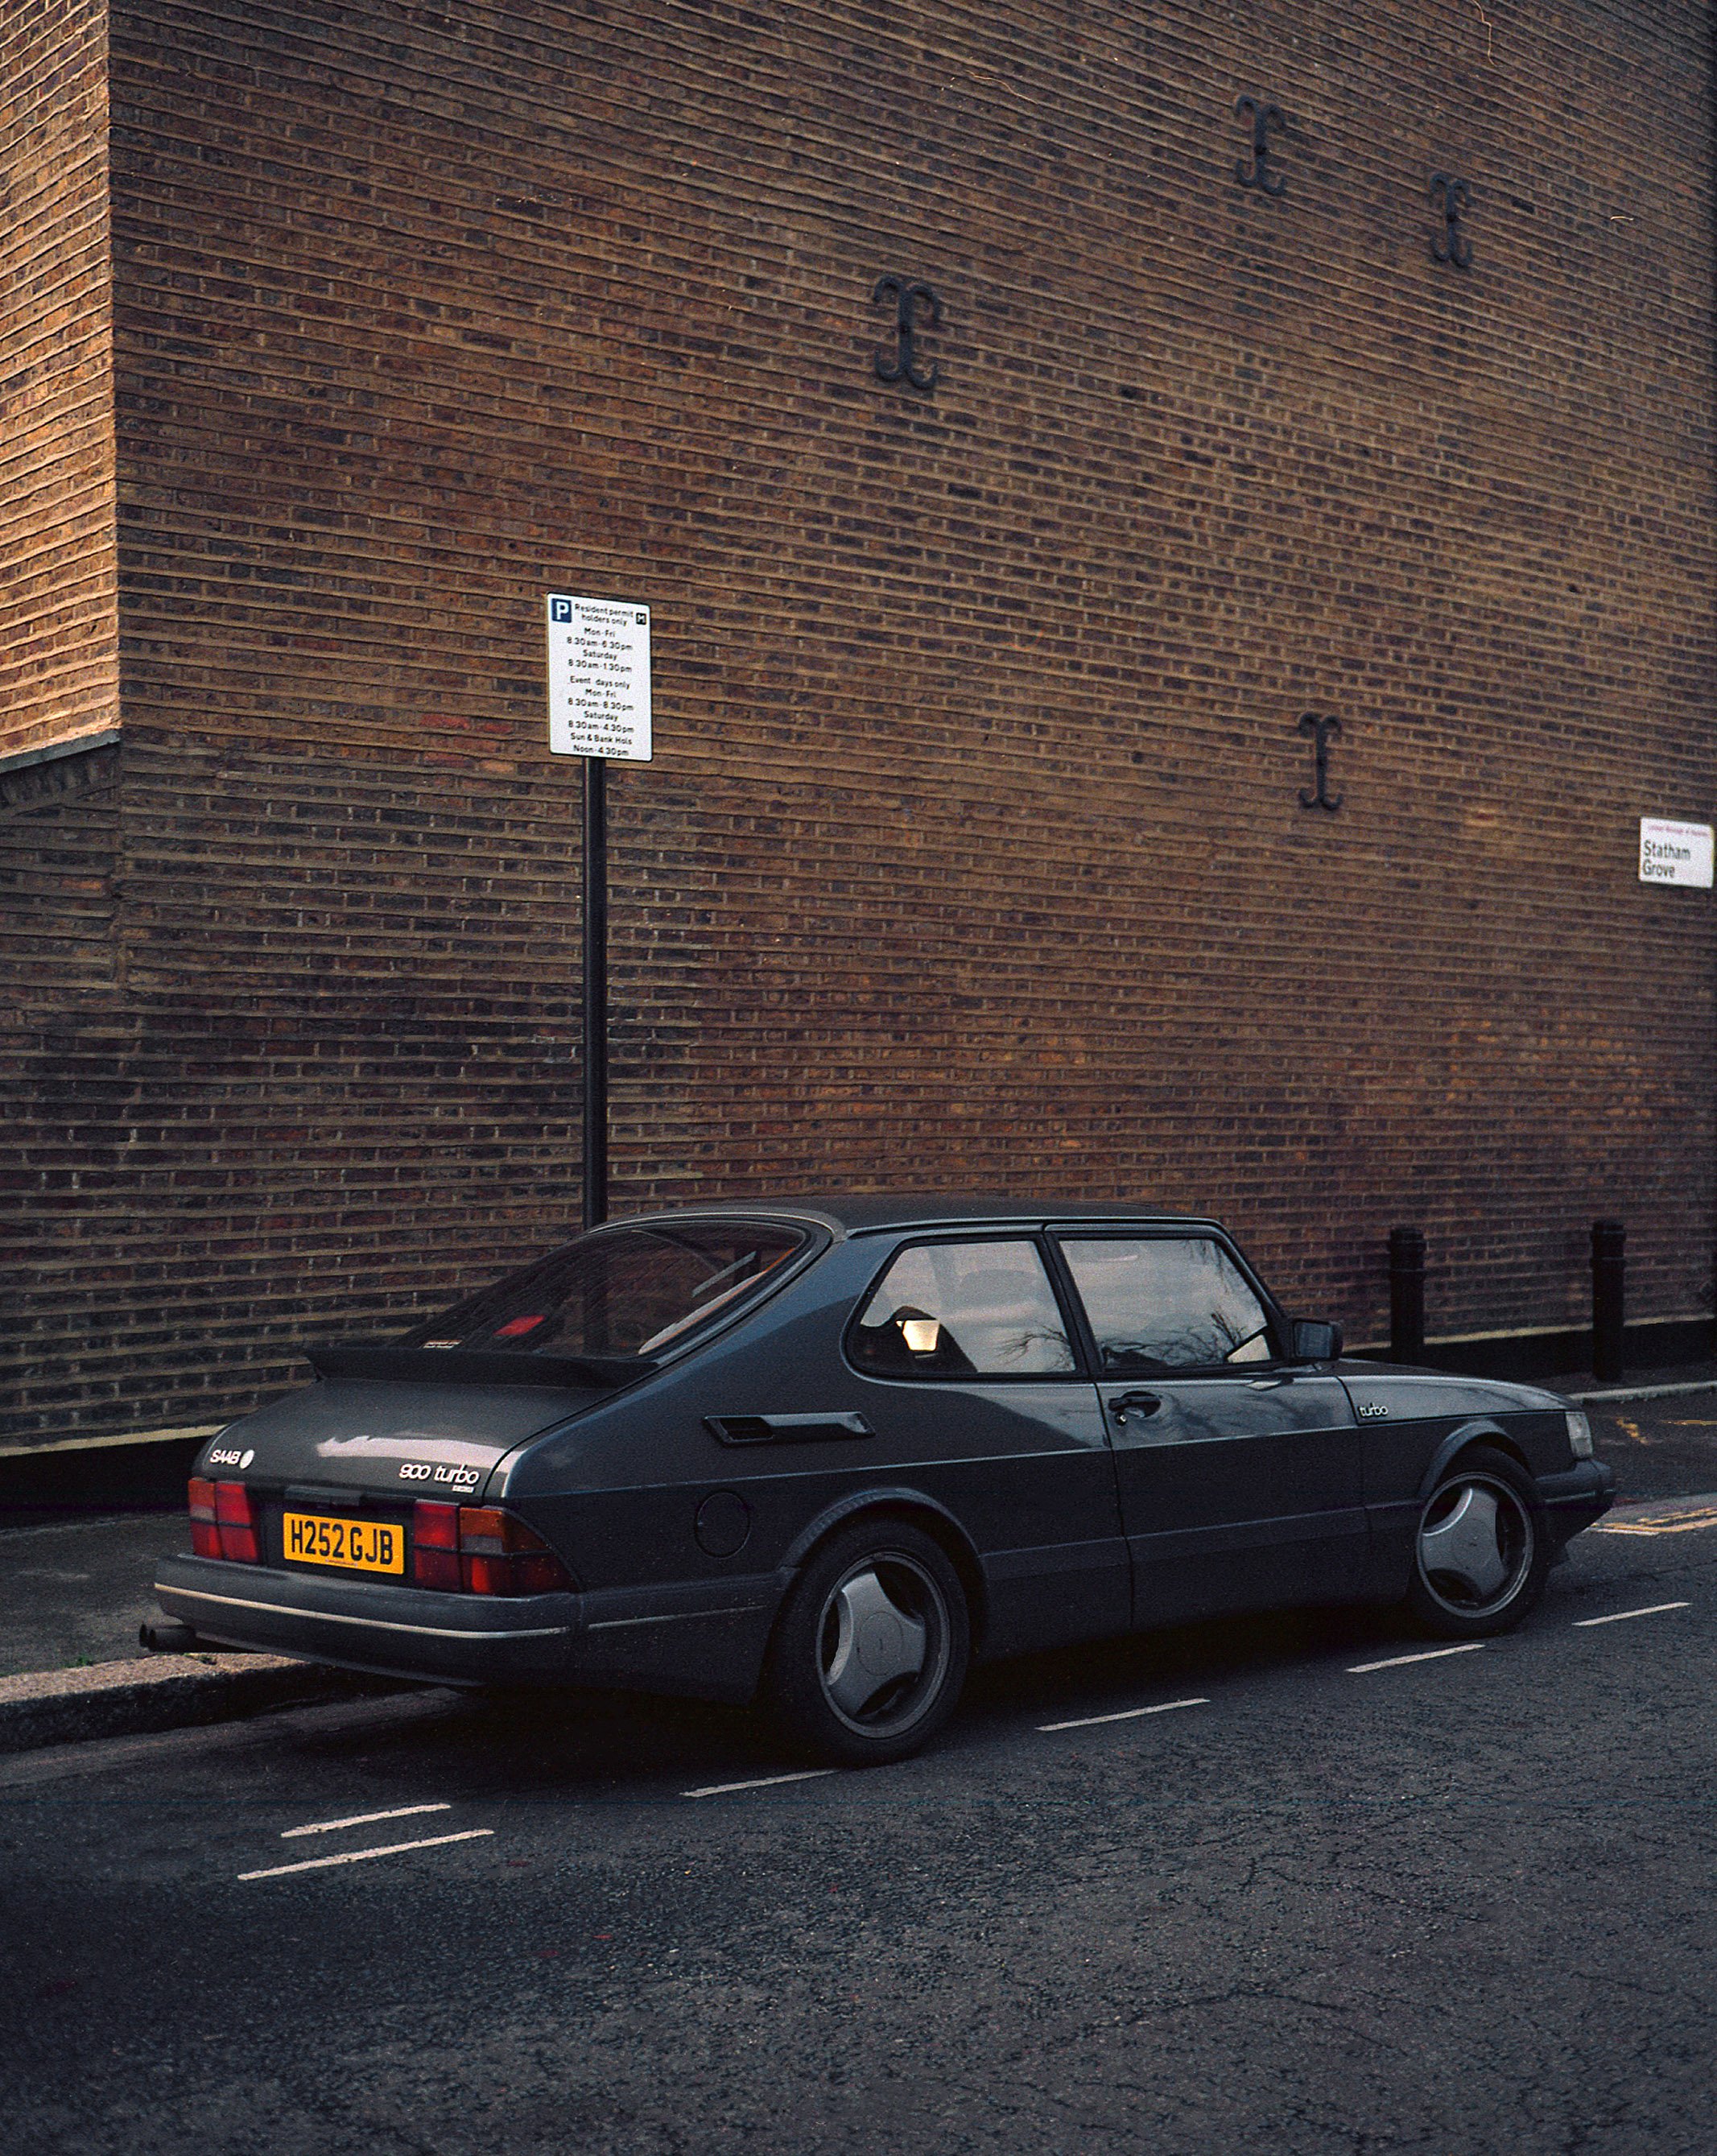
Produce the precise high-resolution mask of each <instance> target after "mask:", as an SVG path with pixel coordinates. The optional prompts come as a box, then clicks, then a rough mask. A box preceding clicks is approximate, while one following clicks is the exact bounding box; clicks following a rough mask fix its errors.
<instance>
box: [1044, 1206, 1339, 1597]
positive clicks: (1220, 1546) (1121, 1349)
mask: <svg viewBox="0 0 1717 2156" xmlns="http://www.w3.org/2000/svg"><path fill="white" fill-rule="evenodd" d="M1055 1245H1056V1247H1057V1248H1058V1250H1059V1252H1060V1255H1061V1259H1062V1261H1063V1263H1064V1265H1065V1267H1066V1269H1067V1275H1068V1279H1069V1282H1070V1284H1071V1286H1072V1287H1073V1289H1074V1293H1075V1295H1076V1296H1077V1299H1078V1302H1079V1311H1080V1314H1081V1315H1082V1317H1083V1319H1084V1322H1085V1325H1086V1326H1087V1327H1088V1329H1089V1339H1088V1342H1087V1347H1088V1352H1089V1353H1090V1354H1091V1356H1092V1357H1093V1364H1092V1367H1093V1368H1094V1371H1095V1372H1096V1373H1097V1377H1098V1392H1099V1396H1100V1398H1101V1400H1102V1403H1103V1408H1104V1413H1105V1419H1106V1421H1107V1424H1108V1429H1109V1435H1110V1442H1111V1443H1112V1445H1114V1448H1115V1471H1116V1475H1117V1478H1118V1481H1119V1485H1120V1505H1121V1518H1122V1523H1123V1526H1124V1527H1125V1533H1126V1537H1127V1546H1128V1548H1129V1551H1130V1553H1131V1557H1132V1563H1133V1622H1134V1625H1135V1626H1136V1627H1139V1628H1141V1629H1142V1628H1145V1627H1147V1626H1151V1625H1163V1624H1171V1623H1176V1622H1179V1621H1182V1620H1189V1619H1192V1618H1198V1617H1206V1616H1212V1615H1216V1614H1220V1613H1222V1612H1223V1611H1226V1610H1235V1609H1259V1608H1269V1607H1272V1606H1275V1605H1285V1604H1291V1603H1308V1602H1320V1601H1334V1600H1339V1599H1341V1598H1343V1597H1344V1596H1346V1595H1350V1594H1355V1593H1356V1592H1358V1591H1360V1589H1361V1586H1362V1584H1363V1580H1364V1577H1365V1572H1366V1549H1367V1542H1366V1515H1365V1510H1364V1503H1363V1496H1362V1491H1361V1480H1360V1476H1361V1462H1360V1434H1359V1430H1358V1425H1357V1423H1356V1419H1355V1416H1354V1414H1353V1409H1352V1407H1351V1404H1350V1402H1349V1400H1348V1398H1347V1394H1346V1393H1345V1390H1344V1389H1343V1388H1342V1386H1341V1385H1340V1383H1338V1382H1337V1380H1336V1379H1335V1378H1334V1377H1333V1376H1331V1375H1330V1374H1329V1373H1328V1372H1327V1371H1325V1370H1321V1369H1317V1368H1304V1367H1293V1366H1289V1365H1286V1364H1284V1363H1282V1362H1281V1360H1280V1359H1279V1358H1280V1354H1281V1349H1282V1346H1283V1343H1282V1342H1280V1341H1279V1340H1277V1339H1276V1338H1275V1337H1274V1334H1273V1330H1272V1327H1273V1325H1274V1320H1273V1318H1272V1317H1271V1315H1270V1313H1269V1311H1268V1310H1267V1308H1266V1306H1265V1305H1264V1302H1263V1298H1262V1297H1261V1296H1260V1295H1259V1294H1258V1291H1257V1290H1256V1289H1255V1288H1254V1287H1253V1284H1252V1283H1251V1282H1250V1281H1248V1279H1247V1277H1246V1275H1245V1273H1244V1272H1243V1270H1242V1268H1241V1266H1240V1265H1239V1264H1238V1261H1237V1260H1236V1259H1235V1257H1234V1255H1233V1253H1232V1252H1230V1251H1229V1250H1227V1249H1226V1248H1225V1247H1224V1245H1222V1242H1221V1241H1220V1240H1218V1239H1217V1237H1216V1236H1215V1235H1212V1234H1210V1233H1208V1232H1165V1233H1146V1232H1105V1231H1098V1230H1091V1229H1073V1228H1069V1229H1064V1230H1063V1231H1061V1232H1060V1233H1059V1234H1058V1235H1057V1237H1056V1238H1055Z"/></svg>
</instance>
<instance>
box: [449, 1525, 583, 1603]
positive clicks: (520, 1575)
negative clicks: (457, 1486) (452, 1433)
mask: <svg viewBox="0 0 1717 2156" xmlns="http://www.w3.org/2000/svg"><path fill="white" fill-rule="evenodd" d="M412 1542H413V1558H412V1576H413V1578H414V1579H415V1580H416V1581H417V1583H418V1586H420V1587H436V1588H441V1589H454V1588H462V1589H464V1591H465V1593H467V1594H566V1592H568V1591H569V1590H570V1589H571V1585H572V1582H571V1579H570V1578H568V1577H567V1573H566V1567H565V1565H563V1564H562V1563H561V1560H560V1559H559V1558H557V1557H556V1555H555V1553H554V1552H553V1551H552V1550H551V1548H549V1546H548V1544H547V1543H546V1542H545V1541H544V1540H543V1538H542V1537H541V1535H539V1534H538V1533H536V1531H535V1530H534V1529H533V1528H530V1527H526V1526H525V1522H523V1521H522V1520H515V1518H514V1517H513V1516H512V1514H511V1513H510V1512H502V1511H501V1509H500V1507H499V1506H498V1505H434V1504H425V1503H420V1504H418V1505H417V1506H416V1507H413V1522H412Z"/></svg>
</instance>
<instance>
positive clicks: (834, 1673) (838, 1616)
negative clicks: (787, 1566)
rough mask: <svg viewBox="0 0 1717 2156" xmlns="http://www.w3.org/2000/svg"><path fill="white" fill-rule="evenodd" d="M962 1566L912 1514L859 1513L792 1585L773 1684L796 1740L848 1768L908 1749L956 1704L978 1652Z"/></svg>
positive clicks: (774, 1706) (768, 1684) (768, 1689)
mask: <svg viewBox="0 0 1717 2156" xmlns="http://www.w3.org/2000/svg"><path fill="white" fill-rule="evenodd" d="M970 1653H971V1622H970V1619H969V1617H968V1614H967V1611H966V1596H965V1594H964V1593H963V1592H962V1591H961V1584H960V1576H959V1574H958V1573H956V1571H955V1569H954V1567H953V1565H952V1564H951V1563H950V1561H949V1558H948V1556H947V1553H946V1552H945V1551H944V1550H943V1548H941V1544H940V1543H936V1542H935V1541H933V1540H932V1539H931V1537H930V1536H929V1535H927V1534H925V1533H924V1532H922V1531H921V1530H920V1528H917V1527H912V1526H910V1525H909V1524H908V1523H907V1522H905V1521H895V1520H878V1521H868V1522H867V1521H858V1522H855V1523H854V1524H853V1526H852V1527H848V1528H846V1529H844V1530H843V1531H842V1532H839V1533H838V1534H836V1535H834V1536H833V1537H831V1538H830V1539H829V1540H828V1542H827V1543H824V1544H823V1548H821V1549H820V1550H818V1551H817V1552H816V1553H815V1554H814V1555H813V1556H812V1558H811V1561H810V1563H808V1564H807V1566H806V1568H805V1569H804V1571H803V1572H802V1573H801V1575H800V1577H799V1578H798V1580H797V1583H796V1584H795V1585H794V1586H793V1588H792V1591H791V1593H790V1594H789V1595H788V1597H787V1604H786V1605H785V1607H784V1608H783V1609H782V1614H781V1620H780V1623H779V1624H778V1625H777V1626H776V1635H775V1640H774V1642H773V1645H771V1650H770V1657H769V1667H768V1671H767V1675H766V1678H765V1684H764V1690H765V1697H766V1702H767V1704H768V1706H769V1707H771V1710H772V1711H773V1712H774V1715H775V1717H776V1720H777V1721H778V1722H780V1723H781V1724H782V1727H784V1729H785V1730H786V1732H787V1735H788V1736H789V1738H791V1739H792V1742H793V1743H794V1744H795V1745H796V1747H797V1748H800V1749H802V1750H804V1751H806V1752H807V1753H810V1754H811V1755H812V1756H813V1757H815V1758H819V1759H824V1760H828V1761H830V1762H831V1763H834V1764H837V1765H839V1766H844V1767H864V1766H881V1765H884V1764H886V1763H887V1762H889V1760H892V1759H905V1758H908V1757H910V1754H911V1753H914V1752H916V1751H917V1750H918V1749H919V1748H920V1746H921V1745H923V1744H925V1743H927V1742H928V1741H929V1739H930V1738H931V1737H932V1736H933V1735H934V1734H935V1732H936V1731H937V1730H938V1729H940V1728H941V1726H942V1724H943V1723H944V1722H946V1720H947V1718H948V1717H949V1716H950V1715H951V1713H952V1712H953V1711H954V1707H955V1703H956V1701H957V1700H958V1699H959V1697H960V1691H961V1686H962V1685H963V1684H964V1683H965V1681H966V1662H967V1659H968V1657H969V1655H970Z"/></svg>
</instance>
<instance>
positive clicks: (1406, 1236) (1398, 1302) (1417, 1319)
mask: <svg viewBox="0 0 1717 2156" xmlns="http://www.w3.org/2000/svg"><path fill="white" fill-rule="evenodd" d="M1424 1358H1425V1236H1424V1231H1423V1230H1422V1229H1418V1228H1392V1229H1390V1231H1389V1359H1390V1361H1391V1362H1392V1363H1421V1362H1422V1361H1423V1360H1424Z"/></svg>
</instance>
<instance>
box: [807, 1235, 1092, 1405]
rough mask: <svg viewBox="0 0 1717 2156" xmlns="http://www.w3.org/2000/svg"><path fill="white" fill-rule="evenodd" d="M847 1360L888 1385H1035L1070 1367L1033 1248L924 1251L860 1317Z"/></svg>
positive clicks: (1069, 1351) (1069, 1347) (934, 1246)
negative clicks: (946, 1381) (995, 1381)
mask: <svg viewBox="0 0 1717 2156" xmlns="http://www.w3.org/2000/svg"><path fill="white" fill-rule="evenodd" d="M847 1352H848V1354H849V1355H850V1356H851V1357H852V1358H853V1362H854V1363H856V1364H857V1366H858V1368H859V1369H861V1370H868V1371H870V1372H871V1373H874V1375H875V1376H877V1377H882V1378H1022V1377H1023V1378H1033V1377H1043V1376H1047V1375H1050V1374H1052V1373H1054V1372H1056V1371H1062V1370H1071V1369H1072V1368H1074V1352H1073V1343H1072V1342H1070V1341H1069V1338H1068V1337H1067V1327H1066V1326H1065V1325H1064V1323H1063V1322H1062V1317H1061V1311H1060V1308H1059V1306H1058V1304H1057V1302H1056V1300H1055V1295H1054V1291H1053V1289H1052V1288H1051V1287H1050V1285H1049V1279H1048V1274H1047V1273H1046V1272H1045V1271H1044V1269H1043V1258H1042V1256H1041V1255H1039V1253H1038V1247H1037V1245H1036V1244H1035V1243H1028V1242H1023V1241H1022V1242H995V1243H919V1244H916V1245H914V1246H913V1247H912V1248H911V1249H910V1250H902V1251H900V1253H899V1255H897V1256H896V1258H895V1259H894V1263H893V1264H892V1265H890V1266H889V1269H888V1270H887V1272H885V1273H884V1275H883V1277H882V1280H881V1282H880V1283H879V1286H878V1287H877V1289H876V1291H875V1292H874V1294H873V1295H872V1296H871V1297H870V1299H869V1301H868V1302H867V1303H865V1305H864V1307H863V1308H862V1310H861V1311H860V1312H859V1314H858V1320H857V1322H856V1323H855V1324H854V1325H853V1329H852V1331H851V1332H850V1333H849V1334H848V1340H847Z"/></svg>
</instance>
